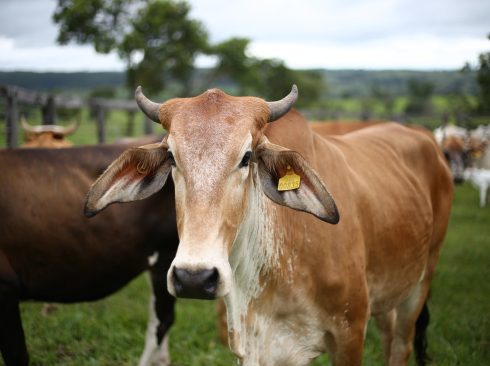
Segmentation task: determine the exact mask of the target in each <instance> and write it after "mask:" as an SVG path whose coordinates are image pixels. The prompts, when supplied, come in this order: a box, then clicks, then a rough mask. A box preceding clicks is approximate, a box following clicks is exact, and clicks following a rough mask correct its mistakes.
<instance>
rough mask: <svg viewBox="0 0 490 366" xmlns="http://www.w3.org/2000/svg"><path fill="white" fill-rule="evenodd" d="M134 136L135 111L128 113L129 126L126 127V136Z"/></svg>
mask: <svg viewBox="0 0 490 366" xmlns="http://www.w3.org/2000/svg"><path fill="white" fill-rule="evenodd" d="M133 135H134V111H128V124H127V125H126V136H133Z"/></svg>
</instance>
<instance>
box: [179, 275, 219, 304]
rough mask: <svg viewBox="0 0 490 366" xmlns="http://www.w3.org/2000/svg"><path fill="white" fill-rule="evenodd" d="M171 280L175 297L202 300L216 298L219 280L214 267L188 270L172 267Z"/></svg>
mask: <svg viewBox="0 0 490 366" xmlns="http://www.w3.org/2000/svg"><path fill="white" fill-rule="evenodd" d="M172 280H173V284H174V288H175V295H176V296H177V297H185V298H189V299H202V300H212V299H214V298H216V291H217V289H218V280H219V273H218V270H217V269H216V268H213V269H201V270H198V271H190V270H187V269H183V268H177V267H174V270H173V273H172Z"/></svg>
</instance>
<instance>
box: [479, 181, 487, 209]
mask: <svg viewBox="0 0 490 366" xmlns="http://www.w3.org/2000/svg"><path fill="white" fill-rule="evenodd" d="M487 189H488V187H487V186H486V185H481V186H480V207H485V204H486V203H487Z"/></svg>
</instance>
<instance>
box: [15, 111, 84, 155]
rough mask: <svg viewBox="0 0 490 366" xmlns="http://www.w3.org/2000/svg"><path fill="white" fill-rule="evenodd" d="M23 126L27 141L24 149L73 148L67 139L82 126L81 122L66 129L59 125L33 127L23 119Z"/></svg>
mask: <svg viewBox="0 0 490 366" xmlns="http://www.w3.org/2000/svg"><path fill="white" fill-rule="evenodd" d="M21 125H22V129H23V130H24V139H25V143H24V144H23V145H22V147H47V148H57V147H70V146H73V144H72V143H71V142H70V141H68V140H66V139H65V137H66V136H68V135H71V134H72V133H74V132H75V131H76V130H77V129H78V127H79V126H80V122H79V121H77V122H74V123H72V124H70V125H69V126H66V127H63V126H57V125H43V126H31V125H30V124H29V123H27V121H26V120H25V118H23V117H22V119H21Z"/></svg>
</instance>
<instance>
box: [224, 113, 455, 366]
mask: <svg viewBox="0 0 490 366" xmlns="http://www.w3.org/2000/svg"><path fill="white" fill-rule="evenodd" d="M288 117H289V120H288V119H287V118H286V119H283V120H280V121H278V122H277V124H271V125H270V127H269V128H268V129H267V130H266V135H267V137H268V138H269V140H270V141H271V142H273V143H275V144H279V145H281V146H284V147H287V148H290V149H292V150H295V151H299V152H300V153H301V154H302V155H303V156H304V157H305V158H306V159H307V161H309V162H310V164H311V165H312V166H313V168H314V169H315V170H316V171H317V172H318V173H319V174H320V175H321V176H322V178H323V180H324V181H325V182H326V183H327V186H328V188H329V191H330V192H331V193H332V196H333V197H334V198H335V201H336V203H337V205H338V208H339V212H340V215H341V220H340V222H339V224H337V225H335V226H332V225H328V224H325V223H323V222H321V221H319V220H316V219H315V218H313V217H311V216H309V215H307V214H304V213H300V212H296V211H291V210H290V209H288V208H284V207H281V206H277V205H275V204H274V203H272V202H271V201H270V200H268V198H266V197H264V196H263V195H259V194H258V193H257V196H259V197H261V198H262V202H261V203H260V204H258V206H260V207H263V208H264V209H263V211H262V212H260V213H259V212H254V214H257V215H258V216H259V217H263V218H265V217H273V218H274V221H273V223H271V222H268V221H266V220H264V221H265V222H264V223H263V224H264V226H266V227H263V228H262V230H261V229H260V228H259V229H257V228H256V229H251V230H250V231H252V232H253V231H254V230H256V231H258V232H263V233H264V236H263V237H261V238H257V239H258V240H257V241H256V242H255V243H252V242H250V241H249V240H248V239H249V237H248V236H244V238H243V239H244V240H243V242H241V241H236V242H235V243H234V251H233V253H232V255H231V260H230V264H231V266H232V268H238V269H240V268H242V267H243V266H244V264H243V260H244V254H243V253H244V252H247V253H248V255H250V253H251V252H253V253H254V255H253V257H254V258H257V259H264V258H265V259H267V260H269V262H265V263H264V262H261V261H260V260H259V262H258V263H255V265H256V266H257V267H256V268H250V267H248V268H247V270H248V271H250V272H249V273H240V271H239V270H238V271H235V272H234V282H235V284H236V285H237V287H236V288H234V289H232V294H231V295H230V296H229V299H227V305H228V309H229V310H231V311H230V314H229V318H228V321H229V322H230V321H231V324H230V327H229V329H230V339H231V344H232V347H233V349H234V351H235V352H236V353H237V354H239V355H242V356H243V364H244V365H259V364H260V365H306V364H308V363H309V361H310V360H311V359H312V358H314V357H316V356H318V355H319V354H320V353H321V352H328V351H331V352H332V354H333V359H334V364H335V365H356V364H360V362H361V361H360V360H361V357H362V354H361V353H360V349H359V347H358V345H359V343H362V337H363V334H364V329H365V327H366V321H367V319H368V317H369V315H373V316H375V317H377V318H378V319H379V320H380V322H381V323H386V322H387V320H386V318H388V317H390V316H392V315H390V312H391V311H396V309H397V308H398V309H399V310H398V311H399V312H401V313H402V315H401V316H408V317H409V319H410V326H409V328H410V329H403V325H402V326H398V329H397V331H401V332H403V333H404V335H403V336H404V337H407V338H409V337H410V336H411V335H412V333H413V331H414V328H413V326H414V322H415V320H416V319H417V317H418V315H419V313H420V310H421V308H422V305H423V303H424V301H425V298H426V296H427V291H428V287H429V283H430V280H431V278H432V275H433V272H434V268H435V263H436V261H437V258H438V253H439V249H440V246H441V244H442V240H443V238H444V234H445V231H446V226H447V222H448V215H449V207H450V202H451V201H450V197H451V184H450V182H449V181H448V179H447V178H448V176H447V171H446V169H444V168H441V167H443V164H444V162H443V161H442V159H441V157H440V156H439V154H438V153H437V151H436V147H435V146H434V144H433V143H432V142H431V141H430V139H428V138H423V137H421V135H420V133H417V132H413V131H410V130H408V129H406V128H404V127H400V126H393V125H390V126H380V127H379V128H378V127H373V128H371V129H366V130H363V131H360V132H358V133H353V134H350V135H347V136H346V137H345V138H333V137H332V138H328V139H324V138H322V137H319V136H317V135H315V134H312V133H311V132H309V131H308V128H307V126H306V125H305V124H304V123H301V119H300V120H299V121H298V118H295V117H297V116H294V115H293V116H291V115H288ZM274 130H275V131H277V132H276V133H275V131H274ZM285 131H287V133H285ZM305 131H307V132H305ZM298 136H301V137H302V138H301V139H300V138H298ZM308 141H309V142H308ZM377 162H379V164H378V163H377ZM434 167H437V170H438V174H437V175H439V176H437V175H435V176H434V174H433V173H434V172H433V169H434ZM239 237H240V236H239ZM234 253H237V254H236V255H234ZM238 253H240V255H239V254H238ZM260 273H267V276H260V275H259V274H260ZM250 276H252V278H253V281H254V282H253V283H254V284H255V285H256V288H254V291H253V292H249V291H247V288H249V287H250V283H251V278H250ZM245 279H246V281H245ZM244 295H245V296H244ZM247 295H248V296H247ZM236 299H239V300H238V301H237V300H236ZM410 303H414V306H413V308H410V309H408V311H406V312H405V313H404V312H403V310H401V311H400V309H401V308H403V307H407V306H408V307H409V306H410V305H411V304H410ZM305 341H307V344H305ZM397 341H398V342H400V340H397ZM400 343H402V342H400ZM404 343H405V340H403V344H400V346H403V347H406V346H407V345H406V344H404ZM329 348H330V349H329ZM342 348H343V349H342ZM334 350H335V351H334ZM406 351H408V350H405V352H406ZM405 352H403V355H402V359H401V360H398V362H395V361H393V363H392V364H394V365H395V364H403V363H402V360H403V359H404V358H405V357H406V356H408V354H406V353H405Z"/></svg>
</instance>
